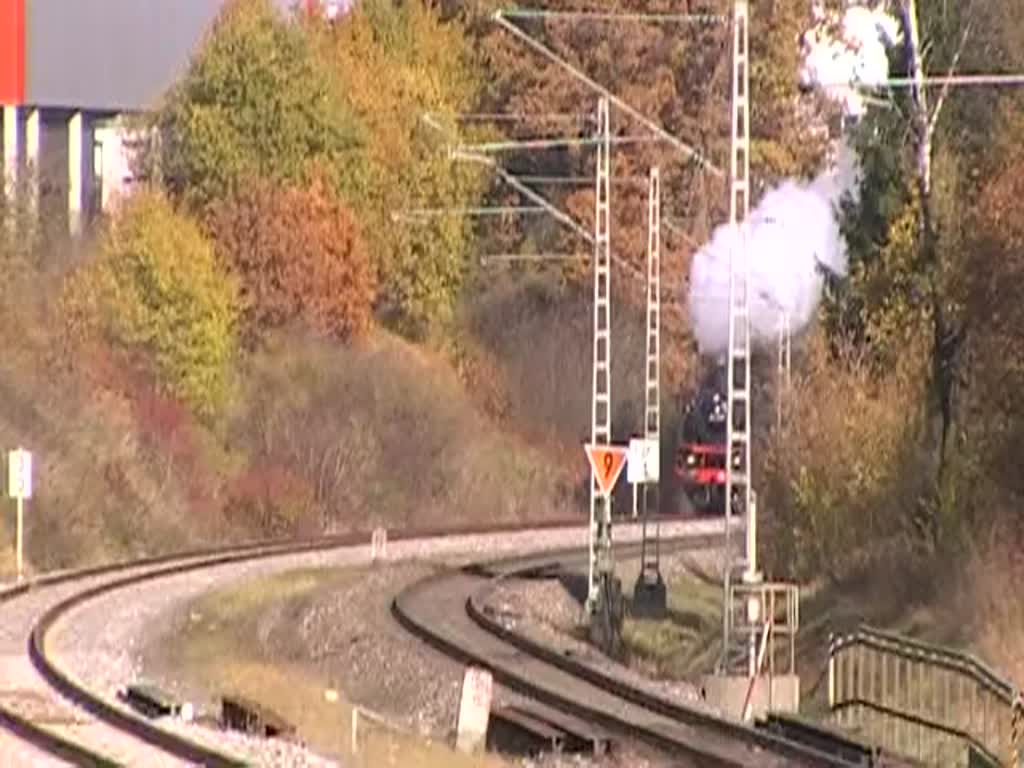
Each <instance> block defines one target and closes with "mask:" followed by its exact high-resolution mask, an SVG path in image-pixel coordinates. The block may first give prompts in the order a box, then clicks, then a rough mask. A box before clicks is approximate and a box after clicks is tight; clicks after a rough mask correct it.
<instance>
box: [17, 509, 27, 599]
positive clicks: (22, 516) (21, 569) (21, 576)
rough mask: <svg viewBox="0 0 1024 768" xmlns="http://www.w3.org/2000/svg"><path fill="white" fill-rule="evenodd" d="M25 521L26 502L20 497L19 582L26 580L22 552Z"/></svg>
mask: <svg viewBox="0 0 1024 768" xmlns="http://www.w3.org/2000/svg"><path fill="white" fill-rule="evenodd" d="M24 520H25V500H24V499H22V498H21V497H20V496H19V497H18V542H17V548H18V581H19V582H20V581H21V580H22V579H24V578H25V569H24V567H23V565H22V554H21V553H22V551H23V547H22V538H23V535H22V531H23V530H24V528H23V525H24Z"/></svg>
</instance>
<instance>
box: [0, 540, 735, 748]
mask: <svg viewBox="0 0 1024 768" xmlns="http://www.w3.org/2000/svg"><path fill="white" fill-rule="evenodd" d="M695 529H696V530H697V531H702V532H709V531H715V530H720V524H717V525H716V524H714V523H701V524H697V525H694V524H693V523H675V524H673V525H672V526H664V527H663V531H662V532H663V535H672V533H674V532H682V531H683V530H688V531H693V530H695ZM638 531H639V529H638V527H637V526H622V527H621V528H619V529H618V531H617V539H618V540H620V541H629V540H635V539H636V538H637V536H638ZM585 541H586V529H585V528H583V529H581V528H572V529H557V530H546V531H543V532H537V531H522V532H519V533H515V534H500V535H477V536H457V537H446V538H438V539H426V540H420V541H416V542H394V543H389V545H388V560H391V561H397V560H403V561H408V560H411V559H420V560H421V561H426V562H429V561H434V562H442V561H449V562H451V561H457V562H470V561H473V560H479V559H486V558H489V557H500V556H502V555H506V554H508V555H511V554H515V553H519V552H525V551H543V550H546V549H552V548H562V547H567V546H577V545H580V544H584V543H585ZM369 557H370V549H369V547H368V546H361V547H353V548H348V549H345V550H339V551H335V552H332V553H319V554H305V555H289V556H282V557H276V558H273V559H269V560H263V561H256V562H251V563H242V564H233V565H225V566H218V567H217V568H214V569H211V570H207V571H202V572H198V573H191V574H180V575H177V576H171V577H167V578H163V579H161V580H160V581H159V582H150V583H144V584H141V585H138V586H134V587H129V588H125V589H123V590H119V591H117V592H116V593H113V594H111V595H105V596H102V597H99V598H97V599H95V600H92V601H89V602H88V603H86V604H85V605H83V606H81V607H79V608H78V609H76V610H75V611H74V612H72V613H71V614H69V615H68V616H66V617H65V618H64V619H62V620H61V621H60V622H59V623H58V624H57V626H56V627H55V629H54V634H53V635H51V641H50V647H51V654H52V655H53V656H54V658H55V659H56V660H57V662H58V664H60V665H61V666H62V667H63V668H64V669H65V670H66V671H67V672H68V673H70V674H71V675H73V676H75V677H77V678H78V679H79V680H80V681H82V682H83V683H84V684H85V685H86V686H88V687H89V688H90V689H91V690H94V691H96V692H99V693H101V694H103V695H105V696H106V697H107V699H108V700H110V701H111V702H112V703H115V704H116V703H117V702H116V700H115V699H114V696H115V694H116V691H117V689H118V688H120V687H122V686H123V685H125V684H127V683H129V682H132V681H135V680H137V679H139V677H140V673H141V672H143V671H144V670H143V669H142V668H141V659H142V655H143V654H142V651H143V649H144V647H145V645H146V639H147V638H149V637H152V636H153V632H154V630H155V629H156V628H157V627H159V626H160V625H161V622H166V621H167V620H168V617H171V616H174V615H175V611H178V612H179V613H180V611H181V610H182V609H183V607H184V606H186V605H187V604H188V603H189V602H190V601H192V600H194V599H195V598H197V597H198V596H200V595H201V594H203V593H204V592H207V591H209V590H211V589H215V588H223V587H226V586H229V585H231V584H238V583H241V582H243V581H245V580H248V579H253V578H257V577H261V576H268V575H271V574H274V573H280V572H283V571H287V570H292V569H296V568H300V567H301V568H311V567H314V568H315V567H340V566H355V565H365V564H367V563H368V562H369ZM391 571H395V572H396V575H395V576H393V577H388V578H393V579H395V581H392V582H389V583H388V584H376V585H375V587H374V588H373V589H370V590H367V591H366V594H367V595H373V596H375V597H377V598H379V600H380V601H381V603H380V604H385V605H386V604H387V602H388V601H389V600H390V597H391V596H392V594H393V592H394V591H395V590H396V589H397V588H398V587H399V586H400V585H401V584H402V583H406V582H403V581H402V579H403V573H404V578H406V579H411V578H412V576H413V575H414V571H413V570H409V569H407V568H405V567H404V566H403V567H402V568H387V569H381V570H380V571H379V572H380V573H389V572H391ZM79 588H80V585H72V586H70V587H67V588H66V591H68V592H70V591H77V590H78V589H79ZM49 593H50V590H47V591H46V592H39V593H30V595H29V596H26V597H25V598H20V599H19V600H18V601H15V602H14V603H11V604H10V605H9V606H5V619H6V614H7V612H8V611H7V609H8V608H10V607H14V608H15V609H16V610H17V611H18V612H19V615H21V616H22V619H23V620H22V622H21V623H18V622H9V621H6V620H5V622H4V625H3V627H0V642H6V643H7V648H8V652H10V653H20V652H21V651H22V650H23V648H24V642H25V637H26V636H27V634H28V630H29V628H30V626H31V622H32V620H33V619H34V617H35V616H38V615H39V614H40V613H41V611H42V610H43V609H44V606H45V605H47V604H52V602H53V598H52V597H47V598H44V597H43V595H44V594H49ZM351 597H352V599H358V596H356V595H353V596H351ZM378 608H379V605H378ZM330 610H331V607H330V606H329V605H328V606H323V607H322V611H323V612H324V613H323V616H322V617H321V618H319V619H317V618H316V617H313V618H312V619H311V621H313V622H314V623H315V622H317V621H319V622H320V626H326V625H327V624H328V623H329V619H330V617H331V616H332V615H334V616H335V617H337V615H338V610H339V609H338V608H337V607H335V608H334V611H335V612H334V614H331V613H330ZM366 610H370V609H368V608H367V609H366ZM361 615H362V613H361V611H351V609H348V610H346V611H345V616H346V621H347V622H350V621H351V620H352V617H353V616H361ZM358 620H359V621H366V622H367V624H366V627H367V629H371V628H372V630H373V631H374V632H377V631H378V630H381V631H383V627H384V625H385V624H387V625H388V626H390V627H391V632H392V633H393V634H391V635H388V637H391V638H393V640H394V643H395V645H394V650H393V651H391V652H389V653H386V654H381V652H380V648H382V647H388V646H387V645H386V644H385V643H384V642H381V643H378V642H377V638H376V637H375V636H373V635H369V634H362V635H360V637H361V638H362V639H361V640H360V641H359V642H356V643H354V645H355V647H356V650H351V651H345V654H347V655H346V656H344V658H346V659H347V661H345V662H344V663H339V665H338V669H339V672H338V673H339V675H341V674H344V675H345V676H346V679H349V678H350V679H351V680H354V681H356V682H355V683H352V684H354V685H356V686H357V687H358V686H359V685H362V690H363V692H364V693H365V694H366V695H367V696H368V697H369V698H370V699H371V700H373V701H376V702H378V706H379V708H380V709H382V710H384V711H385V712H386V713H391V712H397V713H398V715H399V716H400V717H402V716H404V717H405V718H406V719H407V720H408V721H410V722H412V723H413V724H415V725H417V726H422V729H424V730H428V731H433V730H434V729H435V728H443V727H444V726H443V723H444V721H445V720H446V719H447V720H448V723H451V722H452V720H453V715H452V712H453V711H454V705H453V704H452V702H453V701H454V700H455V698H456V697H457V692H458V685H459V680H460V679H461V667H458V666H457V665H455V664H454V663H451V662H447V663H448V664H449V666H448V670H449V671H448V672H442V673H439V672H438V670H439V669H443V665H444V663H445V662H446V660H444V659H442V658H441V657H440V656H439V655H437V654H433V653H432V652H431V655H430V660H429V662H426V661H425V660H424V659H423V658H422V657H421V656H419V654H420V653H424V651H422V650H414V649H418V648H419V644H418V643H417V642H416V641H415V640H413V639H412V638H411V637H409V636H407V635H405V634H404V633H401V632H400V631H399V630H398V628H397V626H396V625H392V624H391V623H390V619H388V621H387V622H385V621H384V619H383V616H382V615H381V612H380V611H379V610H377V611H373V610H370V618H369V619H362V618H360V619H358ZM341 623H342V624H344V623H345V622H341ZM337 625H338V622H335V624H334V626H337ZM308 637H309V638H312V639H313V640H315V635H313V634H310V635H309V636H308ZM353 637H354V635H353ZM371 638H372V640H371ZM324 642H325V643H326V644H323V645H321V646H320V651H319V652H320V653H321V654H324V653H325V652H326V650H325V649H327V650H329V649H335V652H331V653H327V655H326V656H324V659H329V658H333V657H334V656H335V655H337V653H336V651H337V649H338V648H339V647H340V646H338V645H337V644H336V643H332V642H331V638H330V636H327V637H326V638H325V640H324ZM15 646H16V647H17V650H14V648H15ZM3 647H4V646H2V645H0V649H2V648H3ZM310 647H311V648H312V650H313V651H316V650H317V649H316V643H315V642H313V644H312V645H311V646H310ZM385 657H386V658H385ZM314 658H315V657H314ZM423 669H426V670H427V672H426V673H425V674H424V673H423V672H422V671H417V670H423ZM359 670H363V672H362V673H360V672H359ZM368 670H383V673H382V674H383V676H384V680H385V682H387V681H389V680H390V681H391V684H390V685H391V687H390V688H388V687H387V686H385V690H384V692H383V693H382V694H381V695H380V697H379V698H373V697H372V696H370V692H371V691H372V690H373V682H372V680H373V677H372V676H373V675H374V674H376V672H370V671H368ZM361 674H362V675H363V676H361ZM360 681H361V682H360ZM155 682H158V683H159V684H162V685H164V686H166V687H167V688H168V689H171V690H175V688H176V686H177V681H175V680H173V679H170V680H168V679H161V680H156V681H155ZM413 691H418V692H419V693H418V694H417V695H415V696H413V695H411V692H413ZM396 697H397V701H396ZM354 698H355V699H356V701H357V702H359V703H363V702H362V701H360V699H359V697H358V696H356V697H354ZM410 700H411V701H414V702H416V703H415V704H413V705H411V706H408V705H405V704H403V702H407V701H410ZM403 708H404V715H403ZM168 727H170V728H172V729H182V730H185V731H187V732H188V734H189V736H190V737H192V738H194V739H195V740H197V741H199V742H200V743H204V744H208V745H209V746H212V747H215V748H219V749H224V750H228V751H230V752H231V753H232V754H235V755H237V756H239V757H241V758H243V759H247V760H250V761H252V763H253V764H255V765H265V766H276V765H324V764H332V763H328V762H327V761H325V760H324V759H323V758H321V757H319V756H317V755H315V754H313V753H312V752H309V751H308V750H303V749H300V748H299V747H297V746H295V745H288V744H282V743H279V742H276V741H274V740H271V741H263V740H255V739H247V738H245V737H242V736H239V735H235V734H226V733H222V732H219V731H214V730H211V729H208V728H204V727H202V726H199V725H196V724H188V725H187V724H184V723H171V724H169V725H168ZM449 727H450V726H449ZM128 762H129V763H131V764H141V763H139V762H137V761H128ZM145 764H147V765H158V764H160V763H159V762H152V761H147V762H146V763H145ZM545 768H546V767H545Z"/></svg>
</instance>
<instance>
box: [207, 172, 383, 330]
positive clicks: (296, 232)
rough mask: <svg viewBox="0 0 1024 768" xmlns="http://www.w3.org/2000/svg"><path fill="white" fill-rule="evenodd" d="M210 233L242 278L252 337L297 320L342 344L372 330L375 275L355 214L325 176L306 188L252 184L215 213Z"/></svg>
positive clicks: (258, 182)
mask: <svg viewBox="0 0 1024 768" xmlns="http://www.w3.org/2000/svg"><path fill="white" fill-rule="evenodd" d="M212 228H213V231H214V236H215V238H216V242H217V244H218V246H219V247H220V249H221V250H222V252H223V253H224V255H225V256H226V257H227V258H228V259H229V260H230V261H231V263H232V264H233V266H234V268H235V270H236V272H237V273H238V274H239V276H240V277H241V281H242V298H243V305H244V308H245V309H244V311H245V314H246V326H247V329H248V330H249V332H250V334H251V335H253V336H255V335H258V334H260V333H262V332H264V331H266V330H268V329H272V328H279V327H281V326H282V325H285V324H287V323H289V322H290V321H292V320H294V319H295V318H296V317H299V316H301V317H303V318H304V319H305V320H306V321H307V322H308V323H309V324H310V325H311V326H312V327H314V328H316V329H317V330H318V331H321V332H323V333H325V334H328V335H331V336H334V337H337V338H346V337H348V336H351V335H353V334H357V333H360V332H362V331H364V330H365V329H366V327H367V326H368V325H369V322H370V318H371V311H372V305H373V297H374V285H375V281H374V274H373V269H372V267H371V265H370V260H369V257H368V254H367V252H366V248H365V246H364V244H363V239H362V236H361V234H360V232H359V230H358V228H357V226H356V222H355V220H354V219H353V217H352V214H351V213H350V212H349V210H348V208H346V207H345V206H344V205H343V204H342V203H341V202H340V200H338V199H337V198H336V197H335V196H334V195H333V193H332V192H331V191H330V189H329V187H328V186H327V184H326V183H325V181H324V179H323V178H322V177H317V178H316V179H315V181H314V183H313V184H312V185H311V186H309V187H304V188H299V187H295V186H285V187H281V186H279V185H277V184H275V183H273V182H269V181H257V182H254V183H252V184H249V185H247V186H246V188H245V190H244V191H242V192H241V193H239V194H238V195H237V196H236V197H235V198H234V199H233V200H231V201H229V202H228V203H226V204H222V205H218V206H217V207H216V209H215V213H214V216H213V220H212Z"/></svg>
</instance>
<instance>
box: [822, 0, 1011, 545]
mask: <svg viewBox="0 0 1024 768" xmlns="http://www.w3.org/2000/svg"><path fill="white" fill-rule="evenodd" d="M897 15H898V16H899V18H900V22H901V27H902V32H903V36H904V44H903V46H902V47H901V48H900V49H899V50H897V51H895V52H894V55H893V57H892V58H893V62H894V66H893V75H894V76H904V77H907V78H908V79H909V81H910V83H911V85H910V87H908V88H898V89H893V90H892V91H890V92H889V93H887V94H886V95H885V98H886V99H887V100H888V101H889V107H890V108H889V109H876V110H872V111H871V112H870V113H869V114H868V116H867V117H866V118H865V120H864V121H863V122H862V124H861V125H860V126H859V128H858V138H857V140H856V145H857V150H858V153H859V155H860V159H861V165H862V167H863V170H864V172H863V174H862V180H861V185H860V189H859V194H858V196H857V200H856V202H853V203H850V202H848V203H847V205H846V206H845V211H844V222H843V229H844V232H845V234H846V236H847V242H848V245H849V246H850V247H849V254H850V278H849V280H847V281H845V282H844V283H843V284H842V285H841V286H840V287H839V289H838V290H837V292H836V294H835V296H834V297H833V299H832V300H830V302H829V305H828V308H827V313H828V317H829V322H830V324H831V326H832V328H833V332H834V334H835V335H836V336H837V337H839V336H841V337H843V338H844V339H851V338H852V339H855V340H857V341H858V343H860V344H861V345H862V346H863V347H864V349H865V350H866V351H867V352H868V353H869V354H870V355H872V356H873V357H874V359H875V361H876V364H877V368H876V370H877V371H878V372H879V375H882V374H883V373H884V372H886V371H887V370H888V369H889V367H890V366H891V363H892V361H893V359H894V358H896V357H899V356H900V355H901V354H902V350H903V349H904V348H905V347H906V345H907V344H908V343H909V342H911V341H914V342H918V341H920V340H926V341H927V344H928V347H929V351H930V354H929V356H928V359H927V364H926V365H925V367H924V368H923V369H922V370H921V371H920V376H921V377H922V378H923V379H925V380H926V381H928V383H929V385H930V386H929V390H928V397H927V399H926V400H925V401H924V402H922V403H921V406H922V407H923V409H924V413H925V416H926V419H925V426H926V429H925V430H924V432H923V433H922V435H921V439H920V444H921V447H922V449H923V450H925V451H927V452H928V453H929V454H930V455H931V457H932V458H931V462H930V464H931V466H930V468H929V471H928V472H926V473H925V482H924V483H923V484H922V485H923V487H922V489H921V496H920V499H919V502H920V504H919V506H920V527H921V530H922V533H923V534H924V535H923V538H924V539H925V540H927V541H929V542H931V543H933V544H934V543H938V542H939V541H940V540H941V539H943V538H947V539H948V538H949V536H950V535H954V536H955V534H956V533H957V531H958V528H959V526H960V522H961V520H962V518H963V517H964V516H965V515H966V514H967V505H965V504H964V503H963V499H964V498H969V497H971V496H972V495H973V492H972V491H971V490H970V489H972V488H973V487H975V486H976V485H977V484H978V483H979V476H978V474H977V471H976V469H972V467H975V466H976V464H977V458H978V455H977V453H976V446H971V445H970V444H969V441H967V440H965V435H966V434H967V433H968V432H969V431H970V429H971V422H974V421H975V420H976V415H975V414H968V413H965V412H963V407H964V405H965V400H964V397H963V393H964V387H965V386H966V385H967V384H969V383H970V382H971V381H972V380H974V378H975V377H976V375H977V374H978V371H977V370H974V369H973V366H974V365H975V363H976V362H977V359H976V354H975V352H976V349H977V348H978V347H979V346H980V347H981V348H984V347H986V346H987V341H986V340H985V339H984V338H979V337H977V336H976V333H977V329H979V328H984V327H985V322H984V321H980V322H979V320H980V318H978V317H976V315H975V312H977V311H980V310H981V307H980V305H977V304H974V305H973V307H972V298H971V294H972V291H976V289H977V288H976V285H975V286H973V287H972V282H973V276H974V274H975V272H977V271H979V270H980V271H981V273H982V274H986V273H991V271H992V268H993V267H992V265H990V264H987V263H985V262H984V261H983V260H982V261H979V259H981V254H987V256H986V257H985V258H989V259H993V260H996V259H998V258H999V257H997V256H995V254H996V253H998V252H999V249H997V248H994V247H993V245H992V241H991V239H989V240H987V241H986V240H984V239H982V240H979V233H980V230H979V228H978V226H976V225H973V226H972V222H978V221H986V219H985V217H984V216H981V217H980V218H979V217H978V216H977V215H975V213H974V212H975V211H977V209H978V207H979V206H980V207H981V208H985V207H988V206H990V205H991V203H990V202H989V201H990V200H991V199H992V197H991V192H990V191H989V190H988V187H989V185H990V182H991V180H992V176H993V175H995V174H996V173H998V172H1000V171H1001V170H1002V169H1003V167H1004V163H1005V155H1006V154H1007V153H1006V151H1005V150H1000V149H999V148H998V147H996V146H993V144H992V141H991V138H992V126H993V124H998V122H999V121H998V120H997V115H999V114H1000V112H1001V110H1002V108H1003V106H1005V102H1006V100H1012V99H1015V98H1017V97H1016V96H1014V95H1009V94H1005V92H1003V93H1001V92H1000V91H999V90H998V89H993V88H987V87H982V88H978V87H968V88H959V87H949V86H948V85H944V86H941V87H930V86H929V85H927V84H926V83H925V78H926V77H928V76H931V75H939V74H941V75H944V74H948V73H957V72H960V71H971V72H985V71H991V70H992V69H1006V68H1009V69H1011V70H1014V69H1019V68H1020V67H1021V66H1022V65H1024V61H1022V57H1021V54H1020V51H1019V46H1016V45H1015V44H1014V43H1013V42H1012V41H1013V40H1019V34H1020V32H1021V29H1022V27H1021V20H1020V18H1019V14H1015V13H1014V11H1013V8H1012V4H1011V3H1009V2H1003V1H1002V0H996V2H992V3H957V4H951V5H950V4H933V3H916V2H913V0H901V2H899V3H898V4H897ZM1015 34H1016V35H1017V36H1016V37H1014V35H1015ZM1000 266H1002V265H1000ZM975 298H976V295H975ZM972 336H973V337H974V338H973V339H972ZM972 360H974V362H973V363H972ZM968 404H969V403H968Z"/></svg>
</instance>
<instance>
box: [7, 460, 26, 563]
mask: <svg viewBox="0 0 1024 768" xmlns="http://www.w3.org/2000/svg"><path fill="white" fill-rule="evenodd" d="M7 495H8V496H10V498H12V499H14V500H15V503H16V504H17V515H18V519H17V524H16V532H15V545H14V546H15V559H16V563H17V570H18V581H19V582H20V581H21V580H22V579H23V578H24V568H23V558H22V551H23V539H24V535H23V525H24V517H25V499H30V498H32V454H31V453H29V452H28V451H24V450H22V449H21V448H18V449H16V450H13V451H11V452H10V453H9V454H8V458H7Z"/></svg>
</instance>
